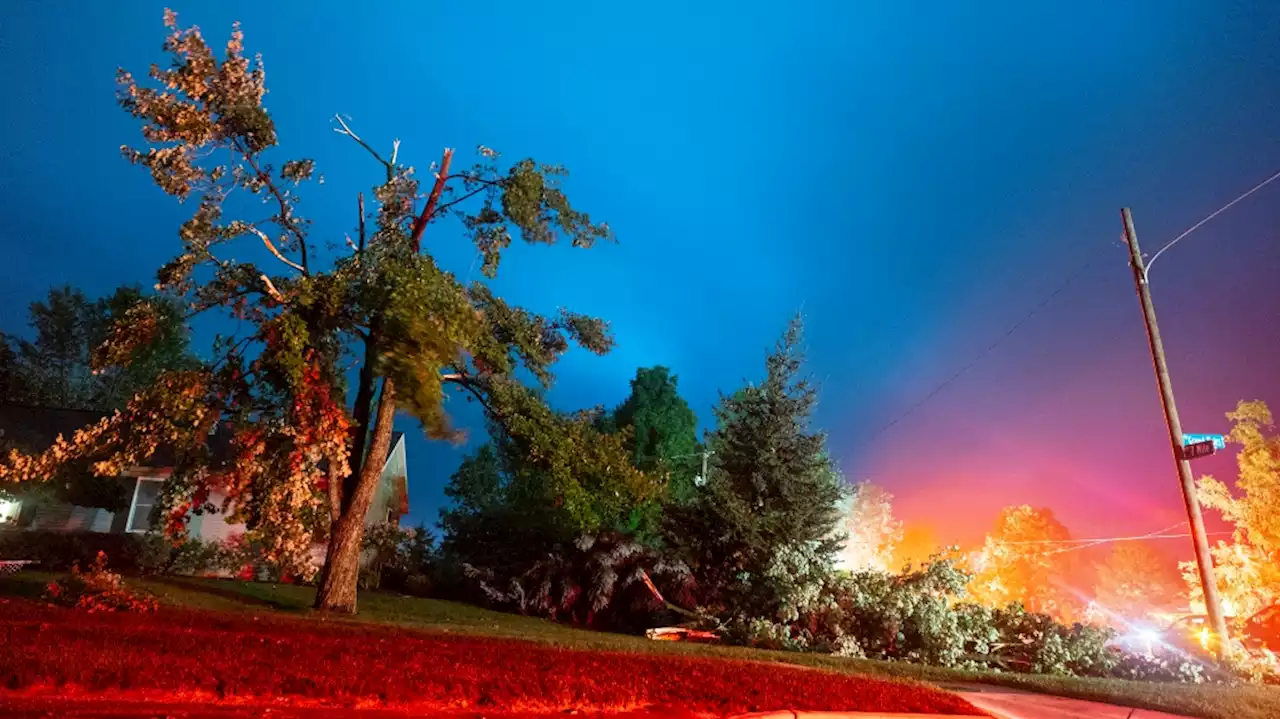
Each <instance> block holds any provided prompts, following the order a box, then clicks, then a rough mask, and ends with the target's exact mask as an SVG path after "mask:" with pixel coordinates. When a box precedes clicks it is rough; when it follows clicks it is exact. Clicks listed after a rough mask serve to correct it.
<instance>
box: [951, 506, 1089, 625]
mask: <svg viewBox="0 0 1280 719" xmlns="http://www.w3.org/2000/svg"><path fill="white" fill-rule="evenodd" d="M1068 539H1071V532H1069V531H1068V530H1067V528H1066V527H1065V526H1063V524H1062V522H1059V521H1058V518H1057V517H1055V516H1054V514H1053V510H1050V509H1047V508H1037V507H1031V506H1028V505H1020V506H1015V507H1006V508H1005V509H1003V510H1001V512H1000V516H999V518H997V519H996V523H995V526H994V527H993V528H992V530H991V532H990V533H988V534H987V538H986V541H985V543H984V544H983V547H982V551H981V552H980V553H979V555H978V557H977V560H976V562H975V564H976V566H975V567H974V569H975V570H976V571H975V574H974V577H973V580H972V581H971V582H970V584H969V593H970V594H971V595H972V596H973V597H974V598H975V599H976V600H977V601H978V602H980V603H982V604H985V605H987V606H990V607H996V608H1002V607H1004V606H1006V605H1008V604H1011V603H1014V602H1020V603H1021V604H1022V605H1023V606H1024V607H1026V609H1027V610H1028V611H1031V612H1036V613H1043V614H1050V615H1053V616H1056V617H1060V618H1067V619H1074V618H1075V617H1076V616H1077V615H1078V613H1079V611H1080V610H1081V606H1080V604H1081V603H1080V601H1079V600H1078V599H1077V598H1076V597H1075V596H1074V594H1073V593H1072V591H1071V588H1070V582H1071V581H1072V575H1073V574H1074V573H1075V571H1076V570H1077V565H1076V562H1075V558H1076V556H1077V555H1073V554H1069V553H1065V552H1064V551H1063V547H1062V545H1061V544H1059V543H1060V542H1062V541H1063V540H1068Z"/></svg>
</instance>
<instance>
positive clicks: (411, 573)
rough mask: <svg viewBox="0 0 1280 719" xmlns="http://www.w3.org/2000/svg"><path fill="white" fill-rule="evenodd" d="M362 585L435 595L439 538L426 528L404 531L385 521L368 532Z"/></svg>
mask: <svg viewBox="0 0 1280 719" xmlns="http://www.w3.org/2000/svg"><path fill="white" fill-rule="evenodd" d="M364 560H365V561H364V563H363V565H362V566H361V569H360V586H361V587H362V588H364V589H385V590H390V591H396V592H401V593H404V594H410V595H413V596H419V597H425V596H429V595H430V594H431V589H432V586H433V584H434V583H433V582H432V580H431V575H432V573H433V571H434V569H435V538H434V537H433V536H432V535H431V532H430V530H428V529H427V528H426V527H422V526H419V527H417V528H415V529H402V528H401V527H400V526H399V525H398V524H392V523H390V522H384V523H381V524H375V525H373V526H371V527H368V528H366V529H365V533H364Z"/></svg>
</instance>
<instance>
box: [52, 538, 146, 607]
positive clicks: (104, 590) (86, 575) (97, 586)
mask: <svg viewBox="0 0 1280 719" xmlns="http://www.w3.org/2000/svg"><path fill="white" fill-rule="evenodd" d="M45 599H47V600H49V601H50V602H53V603H55V604H61V605H63V606H67V607H74V608H76V609H83V610H86V611H89V612H114V611H130V612H150V611H155V610H156V609H157V608H159V604H158V603H157V602H156V600H155V598H154V597H149V596H146V595H141V594H135V593H134V592H131V591H129V590H128V589H127V588H126V587H125V585H124V579H123V578H122V577H121V576H120V575H119V574H117V573H115V572H112V571H109V570H108V569H107V555H106V553H104V552H98V556H97V557H95V558H94V560H93V564H92V565H90V567H89V570H88V571H87V572H81V571H80V565H79V564H73V565H72V566H71V576H70V577H68V578H67V579H65V580H63V581H61V582H50V583H49V585H48V586H47V587H46V588H45Z"/></svg>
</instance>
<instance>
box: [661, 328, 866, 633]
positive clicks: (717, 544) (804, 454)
mask: <svg viewBox="0 0 1280 719" xmlns="http://www.w3.org/2000/svg"><path fill="white" fill-rule="evenodd" d="M800 331H801V326H800V321H799V319H798V318H797V319H796V320H793V321H792V323H791V325H790V327H789V328H788V329H787V332H786V334H784V335H783V337H782V340H781V341H780V342H779V343H778V345H777V348H776V349H775V350H774V352H773V353H772V354H770V355H769V356H768V359H767V360H766V363H765V366H766V370H767V375H766V378H765V380H764V382H763V383H762V384H759V385H755V384H751V385H748V386H746V387H744V388H742V389H740V390H738V391H737V392H735V393H734V394H733V395H730V396H727V397H723V398H722V399H721V402H720V405H719V407H717V409H716V419H717V421H718V427H717V429H716V430H715V432H714V433H712V435H711V436H710V438H709V446H710V448H711V450H712V451H713V452H714V455H713V458H714V463H713V465H712V467H711V471H710V472H709V474H710V476H709V477H708V481H707V484H706V486H705V487H704V488H703V491H702V492H700V493H699V494H698V497H697V498H696V499H695V500H694V501H693V503H692V504H691V505H690V506H689V507H687V508H673V509H672V512H671V517H670V523H669V526H668V538H669V541H671V542H672V543H673V544H675V545H676V546H679V547H681V548H682V549H683V550H684V551H685V554H686V556H687V557H688V560H689V562H690V564H691V566H692V567H693V571H694V576H695V578H696V580H697V582H698V585H699V592H700V594H701V595H702V599H703V601H704V604H709V605H721V606H725V607H732V608H733V611H734V613H739V614H741V613H748V614H768V613H771V612H773V611H774V605H776V603H777V602H778V601H779V596H778V594H779V588H776V587H774V588H770V587H768V586H765V584H767V583H764V582H763V580H764V578H765V577H766V576H768V575H770V574H771V573H772V572H771V569H772V567H773V565H774V563H775V559H776V558H777V557H779V556H781V555H782V554H783V553H786V552H803V553H804V554H806V555H808V556H811V557H813V558H814V559H816V560H818V561H819V562H820V563H825V564H829V563H831V562H832V560H833V558H834V555H835V553H836V551H837V550H838V548H839V544H840V542H839V540H838V538H833V537H835V534H836V533H835V530H836V527H837V524H838V523H839V518H840V513H839V508H838V506H837V505H838V502H839V501H840V499H841V497H842V494H843V489H842V482H841V477H840V473H839V472H838V470H837V469H836V467H835V466H834V464H833V462H832V460H831V457H830V455H829V454H828V452H827V439H826V435H825V434H823V433H821V432H817V431H812V430H811V429H810V427H809V424H810V416H811V415H812V413H813V410H814V407H815V405H816V404H817V391H816V390H815V389H814V387H813V386H812V385H811V384H810V383H809V382H808V380H806V379H805V378H804V377H802V376H801V368H802V365H803V356H802V354H801V352H800V351H799V348H798V344H799V341H800Z"/></svg>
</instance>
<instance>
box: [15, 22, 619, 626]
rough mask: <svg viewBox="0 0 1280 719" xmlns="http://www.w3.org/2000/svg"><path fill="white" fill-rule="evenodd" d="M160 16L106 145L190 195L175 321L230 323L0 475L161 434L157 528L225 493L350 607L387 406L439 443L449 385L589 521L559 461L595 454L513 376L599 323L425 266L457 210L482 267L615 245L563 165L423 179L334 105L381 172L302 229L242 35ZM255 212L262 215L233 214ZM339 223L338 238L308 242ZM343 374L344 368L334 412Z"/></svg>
mask: <svg viewBox="0 0 1280 719" xmlns="http://www.w3.org/2000/svg"><path fill="white" fill-rule="evenodd" d="M165 25H166V26H167V28H168V36H167V38H166V39H165V43H164V49H165V50H166V51H167V52H168V53H169V54H170V55H171V62H170V63H169V64H168V65H167V66H162V65H153V66H152V68H151V70H150V71H149V73H148V79H146V80H140V79H138V78H136V77H135V76H134V75H132V74H130V73H129V72H127V71H125V70H121V71H120V72H119V73H118V76H117V81H118V87H119V91H118V99H119V102H120V105H121V107H122V108H123V109H124V110H125V111H126V112H127V113H129V114H130V115H131V116H132V117H134V118H135V119H137V120H138V121H139V122H140V123H141V126H142V139H143V145H142V146H141V147H125V148H123V153H124V156H125V158H126V159H127V160H128V161H130V162H132V163H134V164H136V165H138V166H140V167H142V168H144V169H145V170H147V171H148V172H149V173H150V174H151V177H152V179H153V181H154V182H155V184H156V185H157V186H158V187H159V188H160V189H161V190H163V191H164V192H165V193H167V194H169V195H170V196H172V197H174V198H175V199H176V200H178V201H179V202H184V203H187V204H189V205H191V206H193V208H194V209H193V212H192V215H191V217H190V219H189V220H188V221H187V222H185V223H184V224H183V225H182V227H181V228H180V230H179V233H178V235H179V240H180V241H181V249H180V251H179V252H178V254H177V256H176V257H175V258H174V259H173V260H172V261H171V262H169V263H167V264H166V265H164V266H163V267H162V268H160V270H159V272H158V280H159V286H160V287H161V289H162V290H163V291H165V292H169V293H173V294H176V295H179V296H181V297H182V298H183V300H184V301H185V302H186V303H187V305H188V307H189V311H190V312H191V313H199V312H204V311H215V310H220V311H223V312H226V313H228V314H229V315H230V316H232V317H233V318H235V319H237V320H239V326H240V328H239V330H238V331H237V332H236V334H235V335H234V336H233V337H229V338H220V340H219V341H218V342H217V343H216V345H215V353H214V355H215V356H214V358H213V361H212V362H210V363H209V364H208V366H206V367H201V368H199V369H195V370H191V371H185V372H169V373H167V374H165V375H164V376H163V377H162V378H161V380H160V381H159V382H157V383H156V384H155V385H154V386H153V388H152V390H151V391H150V392H148V393H144V394H143V395H141V396H139V397H137V398H135V399H134V400H132V401H130V402H129V403H128V405H127V406H126V407H125V409H124V410H123V411H121V412H120V413H118V414H116V415H114V416H112V417H110V418H108V419H107V420H104V421H103V422H102V423H100V424H98V425H95V426H93V427H90V428H86V429H85V430H83V431H82V432H80V433H77V435H76V436H75V437H73V438H70V439H68V440H67V441H66V442H64V443H61V444H60V445H59V446H56V447H54V448H52V449H51V450H50V451H49V452H46V453H44V454H43V455H41V456H38V457H13V456H12V455H11V457H10V461H9V463H8V466H6V467H3V468H0V479H14V478H21V477H27V476H41V474H47V470H48V468H49V467H50V466H51V465H56V464H58V463H59V462H62V461H65V459H66V458H67V457H75V456H84V455H85V454H86V453H98V452H102V451H110V453H111V454H110V457H109V458H108V459H107V460H103V461H100V462H98V463H97V464H96V465H95V470H96V471H98V472H99V473H102V474H110V473H114V472H118V471H119V469H120V468H121V467H122V466H127V465H129V464H136V463H138V460H140V459H142V458H145V457H147V456H149V455H150V454H151V453H153V452H154V451H155V449H156V447H157V446H159V444H161V443H165V444H168V445H171V446H174V447H176V448H177V451H178V456H179V461H178V466H177V467H176V468H175V471H174V474H173V477H172V479H171V480H170V481H168V482H166V483H165V496H164V498H163V499H164V502H165V505H166V506H167V507H168V508H169V509H170V510H171V511H170V512H169V514H168V515H167V516H168V517H169V518H170V519H171V520H172V521H170V522H169V523H167V526H168V528H169V529H170V530H171V531H181V528H182V524H183V521H184V520H183V518H184V517H186V516H188V510H190V509H191V508H193V507H201V506H204V505H205V504H206V503H207V498H208V492H209V490H210V488H211V487H213V486H217V487H219V488H222V489H224V490H225V491H226V496H227V506H226V507H225V509H227V510H228V511H230V512H231V513H232V516H233V519H243V520H245V521H247V522H248V526H249V528H250V531H251V532H253V533H254V535H255V541H260V542H261V543H262V545H263V546H264V547H266V548H267V551H268V552H269V554H270V555H271V556H272V557H273V558H275V559H276V560H278V561H279V562H281V564H282V565H283V566H286V567H288V568H289V570H290V571H291V572H294V573H305V572H306V571H307V567H308V565H309V561H310V560H309V557H310V556H311V549H312V547H313V545H314V544H315V543H316V542H317V541H321V540H323V539H325V538H326V537H327V540H328V544H329V551H328V553H327V555H326V556H327V559H326V565H325V568H324V571H323V572H322V573H321V576H320V590H319V592H318V593H317V606H318V607H319V608H322V609H329V610H336V611H345V612H351V611H354V610H355V588H356V582H357V576H358V566H359V553H360V548H361V546H362V543H361V538H362V534H363V521H364V516H365V514H366V512H367V509H368V507H369V504H370V502H371V501H372V497H373V493H374V489H375V487H376V486H377V480H378V476H379V474H380V472H381V468H382V466H383V464H384V462H385V459H386V457H387V453H388V451H389V448H390V441H391V431H392V422H393V419H394V417H395V414H396V412H397V411H404V412H407V413H408V414H409V415H411V416H412V417H414V418H416V419H417V420H419V421H420V422H421V424H422V426H423V428H424V430H425V431H426V433H427V434H428V435H429V436H431V437H435V438H449V439H453V438H457V437H458V433H457V432H456V431H455V430H454V429H453V427H452V426H451V424H450V422H449V418H448V415H447V413H446V412H445V406H444V405H445V400H446V396H447V395H448V394H450V393H461V394H463V395H470V396H471V397H474V398H475V399H476V400H478V401H480V402H481V403H482V404H483V405H484V407H485V409H486V411H487V412H488V413H489V415H490V416H491V417H493V418H494V419H495V420H497V421H498V422H500V423H501V424H502V426H503V427H504V430H505V431H506V432H507V433H508V434H509V435H510V436H511V437H512V438H513V439H515V440H516V441H518V442H520V443H521V444H522V449H523V450H524V451H527V452H529V453H530V456H531V457H532V461H534V462H536V463H539V464H540V465H541V466H542V467H543V468H544V469H545V470H546V471H547V472H548V473H549V474H550V476H551V477H553V479H554V482H553V486H555V487H556V489H557V490H559V491H558V494H560V495H563V497H564V498H563V502H564V504H565V506H567V507H570V508H571V511H580V512H584V513H586V512H588V511H589V509H587V508H585V504H584V503H583V502H582V501H581V496H580V493H579V492H578V491H577V489H576V485H575V484H574V482H575V481H579V480H577V479H576V478H578V477H580V476H584V475H583V473H579V472H576V471H575V469H574V468H575V467H577V466H578V465H579V464H583V463H585V464H587V465H590V466H592V467H593V469H592V470H591V471H589V472H587V473H586V475H587V476H590V477H591V480H590V481H592V482H605V481H612V479H613V477H614V475H613V474H611V473H610V472H611V469H612V468H611V467H610V466H609V463H608V460H605V459H603V458H602V457H601V454H600V452H601V450H600V449H599V447H598V446H593V445H592V443H591V438H590V437H589V435H587V434H585V433H584V432H582V431H580V426H581V423H574V422H561V421H559V419H558V418H556V417H554V413H552V412H551V411H550V410H549V409H548V408H546V406H545V404H544V403H543V402H542V401H541V399H540V397H539V396H538V394H537V393H536V392H534V391H532V390H530V389H529V388H527V387H525V386H524V385H522V384H521V383H520V382H519V381H518V380H517V373H518V371H519V370H521V369H523V370H525V371H527V372H528V373H529V374H531V375H532V376H533V377H535V378H536V379H537V381H538V382H539V383H540V384H543V385H545V384H547V383H549V382H551V381H552V373H551V366H552V365H553V364H554V363H555V362H556V360H557V359H559V357H560V356H562V355H563V354H564V352H565V351H567V350H568V348H569V347H570V345H571V344H575V343H576V344H578V345H580V346H582V347H584V348H586V349H588V350H590V351H592V352H596V353H603V352H606V351H608V349H609V348H610V347H611V345H612V340H611V338H610V336H609V334H608V331H607V327H606V325H605V323H604V322H602V321H601V320H598V319H595V318H590V317H586V316H583V315H580V314H576V313H573V312H569V311H561V312H559V313H558V314H556V315H554V316H541V315H537V314H535V313H532V312H529V311H527V310H524V309H521V308H519V307H516V306H513V305H510V304H508V303H507V302H505V301H504V300H503V299H502V298H500V297H498V296H497V295H495V294H494V293H493V292H492V290H491V289H490V288H489V286H488V285H487V284H486V281H485V280H480V281H476V282H471V283H467V282H464V281H462V280H460V279H459V278H457V277H456V276H454V275H453V274H452V273H450V272H448V271H447V270H445V269H444V268H442V267H440V266H439V265H438V264H437V263H436V261H435V259H434V258H433V257H432V255H431V254H430V252H429V251H428V250H427V247H428V246H427V245H426V244H424V242H423V238H424V235H425V233H426V231H427V229H428V227H429V226H430V225H432V224H433V223H434V222H436V221H437V220H439V219H441V218H443V217H446V216H453V217H456V218H457V219H459V220H460V222H461V225H462V227H463V229H464V230H465V232H466V234H467V238H468V240H469V241H470V242H471V243H472V244H473V246H474V247H475V249H476V251H477V252H478V253H479V254H480V256H481V258H482V259H483V266H482V270H483V275H484V277H485V278H486V279H487V278H492V277H494V276H495V275H496V273H497V271H498V266H499V261H500V258H501V255H502V251H503V250H505V249H506V248H507V247H508V246H510V244H511V243H512V242H513V241H514V239H516V238H519V239H521V240H523V241H525V242H528V243H531V244H550V243H552V242H553V241H555V240H556V239H567V240H568V241H569V242H570V243H571V244H572V245H574V246H575V247H590V246H592V245H593V244H594V243H595V242H596V241H598V240H605V239H609V238H611V236H612V235H611V232H610V230H609V227H608V226H607V225H606V224H603V223H597V222H594V221H592V219H591V218H590V217H589V216H588V215H587V214H586V213H583V212H581V211H579V210H578V209H576V208H575V207H573V206H572V205H571V204H570V203H569V200H568V198H567V196H566V195H565V193H564V192H563V190H562V189H561V187H560V181H561V179H562V178H563V177H564V175H565V172H564V170H563V168H560V167H558V166H554V165H547V164H542V163H538V162H535V161H533V160H531V159H524V160H519V161H516V162H514V163H505V162H503V161H502V160H501V157H500V155H499V154H498V153H496V152H494V151H493V150H490V149H488V148H485V147H480V148H478V149H477V153H476V154H477V161H476V163H475V164H473V165H472V166H471V167H469V168H464V169H458V168H456V167H454V164H453V161H454V152H453V151H452V150H445V151H444V152H443V154H442V155H441V157H440V160H439V162H438V163H434V164H433V165H432V166H431V168H430V170H429V172H428V173H427V177H428V178H429V181H428V183H427V184H426V185H422V184H420V183H419V180H418V174H417V172H416V171H415V170H414V168H413V167H411V166H409V165H406V164H404V163H403V162H402V161H401V157H400V155H401V153H400V143H399V142H398V141H396V142H394V143H391V150H390V152H389V153H383V152H379V151H378V150H376V149H374V147H373V145H371V144H369V143H368V142H366V141H365V140H364V139H363V138H361V137H360V136H359V135H357V133H356V132H355V130H354V129H352V128H351V126H350V125H349V124H348V122H347V120H346V119H344V118H342V117H338V118H335V122H336V124H337V127H335V130H337V131H338V132H339V133H340V134H341V135H344V136H345V137H346V138H347V139H349V140H351V141H352V142H353V143H354V144H353V145H352V146H353V147H354V148H357V150H358V151H361V152H365V153H367V154H368V155H369V156H370V157H372V162H373V166H374V167H376V168H377V170H378V172H377V173H376V175H375V177H376V178H377V179H376V182H377V184H376V185H375V186H374V187H373V189H372V193H371V194H372V198H371V202H370V203H369V205H370V206H369V207H366V204H365V201H364V199H365V198H364V196H363V195H361V196H359V197H353V198H351V200H352V205H351V208H352V219H353V222H354V225H355V227H354V229H351V230H344V229H343V228H324V229H317V228H314V227H313V225H312V223H311V221H310V220H309V219H307V218H306V217H305V216H304V215H303V214H302V212H301V209H300V208H301V206H300V200H301V198H302V196H303V194H304V192H305V191H307V188H308V187H311V186H314V185H315V184H316V183H317V182H318V180H319V176H318V175H317V172H316V170H317V168H316V166H315V163H314V162H313V161H312V160H310V159H307V158H305V157H297V156H295V157H292V158H288V157H280V156H279V155H278V149H277V145H278V142H279V139H280V138H279V136H278V134H277V130H276V126H275V123H274V121H273V120H272V117H271V115H270V113H269V112H268V111H267V108H266V107H265V105H264V104H263V99H264V96H265V95H266V91H267V89H266V73H265V70H264V68H263V64H262V62H261V60H260V58H252V57H251V56H249V55H247V54H246V52H245V49H244V36H243V33H241V31H240V29H239V28H238V27H237V28H235V29H234V30H233V32H232V33H231V37H230V39H229V40H228V41H227V43H226V45H225V46H224V48H223V51H222V52H221V53H217V52H215V50H214V48H212V47H211V46H210V45H209V44H208V43H207V42H206V41H205V39H204V37H203V36H202V34H201V33H200V32H199V31H198V30H197V29H195V28H183V27H181V26H179V24H178V21H177V17H176V15H175V14H174V13H172V12H166V14H165ZM230 198H238V199H237V200H236V201H235V202H228V200H229V199H230ZM249 198H252V199H254V200H257V202H246V201H245V200H247V199H249ZM251 207H265V208H266V212H265V213H263V212H262V211H261V210H255V211H254V212H253V214H252V215H248V216H245V217H237V216H235V212H236V211H238V210H243V209H245V208H251ZM264 214H265V215H266V216H265V217H264V216H263V215H264ZM344 233H345V234H346V235H347V241H346V243H345V246H342V245H338V246H336V247H334V249H333V250H332V251H328V252H326V248H327V247H333V246H334V244H335V243H331V242H330V241H331V240H332V239H333V238H340V237H342V236H343V235H344ZM255 247H256V248H257V253H256V256H255V253H254V252H253V250H252V249H251V248H255ZM233 258H234V259H233ZM137 315H138V316H137V317H134V318H132V319H133V320H134V321H132V322H130V323H117V324H116V326H115V328H116V331H114V332H113V334H112V336H111V337H109V338H108V340H107V342H106V343H105V345H104V347H103V348H102V350H101V352H100V353H99V358H98V359H99V362H98V366H99V367H100V368H106V367H111V366H117V365H121V364H124V363H123V362H122V360H124V359H125V358H127V357H129V356H131V355H132V350H133V348H135V347H137V346H138V344H139V343H140V341H141V340H142V339H143V337H142V335H143V334H144V333H140V332H138V331H137V330H136V329H135V328H139V327H144V328H145V327H147V326H149V325H151V324H152V321H153V319H152V317H151V315H150V314H148V313H146V312H142V311H139V312H138V313H137ZM348 367H356V368H358V374H357V379H356V386H355V392H354V401H352V402H351V403H350V404H348V395H347V393H346V386H345V374H346V371H347V368H348ZM218 423H224V424H226V425H227V426H229V427H230V428H231V430H232V435H233V436H232V439H231V445H232V454H233V455H234V456H233V458H232V460H231V461H229V462H227V463H226V464H225V465H214V464H212V463H211V458H210V455H209V451H208V447H207V437H208V436H209V432H210V430H212V429H213V428H214V427H215V426H217V424H218ZM593 462H594V463H595V464H594V465H593V464H592V463H593ZM600 462H603V464H604V466H603V467H601V466H599V465H600ZM597 470H598V471H597Z"/></svg>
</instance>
